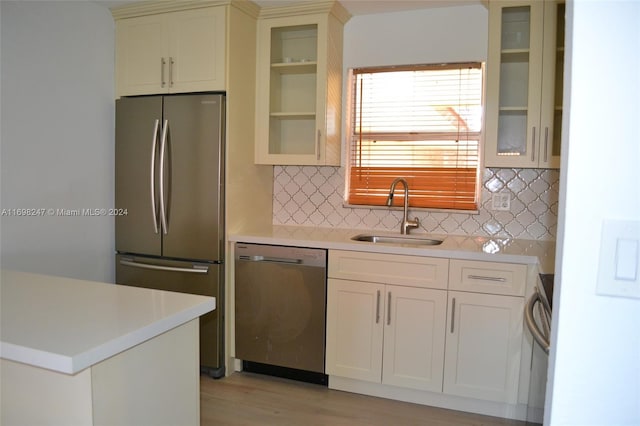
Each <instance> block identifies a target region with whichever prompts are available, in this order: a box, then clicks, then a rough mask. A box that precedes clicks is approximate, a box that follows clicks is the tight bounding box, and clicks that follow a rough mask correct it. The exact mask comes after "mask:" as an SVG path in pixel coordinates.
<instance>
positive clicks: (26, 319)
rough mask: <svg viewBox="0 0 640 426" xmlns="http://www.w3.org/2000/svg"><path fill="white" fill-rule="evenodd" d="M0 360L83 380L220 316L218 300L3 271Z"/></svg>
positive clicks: (1, 280)
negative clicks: (169, 334) (163, 337)
mask: <svg viewBox="0 0 640 426" xmlns="http://www.w3.org/2000/svg"><path fill="white" fill-rule="evenodd" d="M0 292H1V294H2V301H1V316H2V318H1V323H0V324H1V330H0V335H1V340H2V341H1V342H0V357H1V358H3V359H6V360H11V361H17V362H20V363H24V364H28V365H31V366H35V367H42V368H45V369H49V370H53V371H56V372H60V373H65V374H76V373H78V372H79V371H82V370H83V369H86V368H88V367H91V366H93V365H95V364H97V363H99V362H101V361H104V360H105V359H107V358H110V357H112V356H114V355H116V354H118V353H121V352H123V351H125V350H127V349H130V348H132V347H134V346H136V345H138V344H140V343H142V342H145V341H147V340H149V339H152V338H154V337H156V336H158V335H160V334H162V333H164V332H166V331H168V330H171V329H173V328H175V327H178V326H180V325H182V324H185V323H187V322H189V321H191V320H193V319H195V318H198V317H199V316H201V315H203V314H205V313H207V312H209V311H211V310H213V309H215V305H216V301H215V299H214V298H212V297H205V296H196V295H191V294H182V293H172V292H167V291H160V290H149V289H144V288H136V287H128V286H120V285H114V284H107V283H99V282H93V281H84V280H77V279H71V278H63V277H54V276H47V275H39V274H32V273H26V272H17V271H8V270H3V271H2V275H1V279H0Z"/></svg>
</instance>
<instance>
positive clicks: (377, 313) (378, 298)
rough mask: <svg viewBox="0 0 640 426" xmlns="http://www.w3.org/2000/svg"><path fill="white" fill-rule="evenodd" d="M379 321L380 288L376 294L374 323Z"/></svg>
mask: <svg viewBox="0 0 640 426" xmlns="http://www.w3.org/2000/svg"><path fill="white" fill-rule="evenodd" d="M379 322H380V290H378V294H377V296H376V324H378V323H379Z"/></svg>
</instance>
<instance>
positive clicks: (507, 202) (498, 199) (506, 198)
mask: <svg viewBox="0 0 640 426" xmlns="http://www.w3.org/2000/svg"><path fill="white" fill-rule="evenodd" d="M491 209H492V210H501V211H509V210H510V209H511V195H510V194H509V193H508V192H498V193H495V194H493V196H492V198H491Z"/></svg>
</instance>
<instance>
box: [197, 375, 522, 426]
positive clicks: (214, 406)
mask: <svg viewBox="0 0 640 426" xmlns="http://www.w3.org/2000/svg"><path fill="white" fill-rule="evenodd" d="M200 411H201V426H211V425H224V426H240V425H260V426H271V425H274V426H275V425H277V426H298V425H300V426H378V425H380V426H382V425H384V426H409V425H421V426H422V425H426V426H432V425H433V426H445V425H447V426H450V425H460V426H494V425H510V426H516V425H517V426H524V425H526V422H518V421H514V420H505V419H500V418H495V417H487V416H481V415H477V414H469V413H463V412H459V411H452V410H445V409H441V408H432V407H426V406H422V405H417V404H410V403H406V402H399V401H392V400H387V399H381V398H375V397H370V396H365V395H357V394H353V393H349V392H341V391H336V390H331V389H328V388H326V387H323V386H319V385H313V384H309V383H302V382H297V381H293V380H287V379H281V378H276V377H270V376H263V375H260V374H254V373H234V374H232V375H231V376H229V377H226V378H223V379H219V380H214V379H211V378H209V377H205V376H202V378H201V379H200Z"/></svg>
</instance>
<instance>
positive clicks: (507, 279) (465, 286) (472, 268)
mask: <svg viewBox="0 0 640 426" xmlns="http://www.w3.org/2000/svg"><path fill="white" fill-rule="evenodd" d="M526 284H527V265H519V264H515V263H499V262H479V261H472V260H456V259H451V261H450V263H449V290H460V291H470V292H474V293H487V294H504V295H506V296H524V291H525V288H526Z"/></svg>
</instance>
